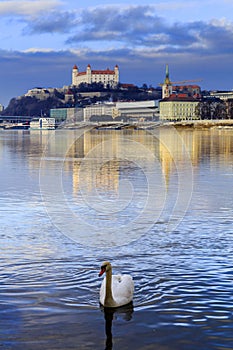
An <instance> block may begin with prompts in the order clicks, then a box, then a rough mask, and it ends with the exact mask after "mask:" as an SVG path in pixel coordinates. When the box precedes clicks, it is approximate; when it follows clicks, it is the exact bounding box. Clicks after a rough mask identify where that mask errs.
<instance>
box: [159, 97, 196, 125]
mask: <svg viewBox="0 0 233 350" xmlns="http://www.w3.org/2000/svg"><path fill="white" fill-rule="evenodd" d="M199 102H200V101H199V100H197V99H195V98H193V97H188V96H186V95H183V94H179V95H176V94H173V95H171V96H169V97H167V98H164V99H162V100H161V101H160V103H159V109H160V120H193V119H199V118H198V117H197V115H196V109H197V106H198V104H199Z"/></svg>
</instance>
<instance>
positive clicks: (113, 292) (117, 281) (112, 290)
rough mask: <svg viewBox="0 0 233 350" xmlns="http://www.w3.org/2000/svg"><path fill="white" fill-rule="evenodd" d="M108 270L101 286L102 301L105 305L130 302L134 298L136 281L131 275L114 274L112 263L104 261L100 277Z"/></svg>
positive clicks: (116, 305) (119, 304)
mask: <svg viewBox="0 0 233 350" xmlns="http://www.w3.org/2000/svg"><path fill="white" fill-rule="evenodd" d="M104 272H106V277H105V278H104V280H103V282H102V285H101V288H100V303H101V304H102V305H103V306H105V307H119V306H123V305H127V304H129V303H130V302H131V301H132V299H133V293H134V282H133V279H132V277H131V276H130V275H112V265H111V264H110V262H109V261H104V262H103V264H102V265H101V270H100V273H99V277H100V276H102V275H103V273H104Z"/></svg>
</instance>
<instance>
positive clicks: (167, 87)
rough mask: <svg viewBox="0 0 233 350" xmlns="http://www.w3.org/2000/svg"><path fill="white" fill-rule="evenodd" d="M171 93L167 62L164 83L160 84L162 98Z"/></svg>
mask: <svg viewBox="0 0 233 350" xmlns="http://www.w3.org/2000/svg"><path fill="white" fill-rule="evenodd" d="M171 94H172V83H171V81H170V78H169V68H168V64H166V76H165V80H164V83H163V85H162V98H166V97H169V96H170V95H171Z"/></svg>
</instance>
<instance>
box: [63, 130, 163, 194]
mask: <svg viewBox="0 0 233 350" xmlns="http://www.w3.org/2000/svg"><path fill="white" fill-rule="evenodd" d="M75 148H76V145H74V147H73V150H74V149H75ZM83 153H84V156H83V159H82V160H80V161H79V162H78V161H75V162H73V163H72V166H73V192H74V193H77V191H78V189H79V188H80V181H81V182H82V186H83V182H85V184H86V186H87V188H86V190H87V191H88V192H91V191H92V190H94V189H98V190H100V191H113V192H114V193H117V192H118V189H119V180H120V173H121V172H122V173H123V172H124V166H122V165H123V163H124V165H126V164H127V165H128V166H130V164H132V163H134V167H135V166H138V165H137V159H138V158H145V162H147V163H149V162H150V161H151V162H152V161H154V157H155V153H158V139H157V138H155V137H154V135H151V134H148V133H147V132H145V131H143V130H139V131H114V130H111V131H91V132H87V133H85V134H84V138H83ZM75 154H76V153H75V152H74V151H73V153H72V150H70V151H69V154H68V156H69V157H72V156H73V155H75ZM147 166H149V165H148V164H147Z"/></svg>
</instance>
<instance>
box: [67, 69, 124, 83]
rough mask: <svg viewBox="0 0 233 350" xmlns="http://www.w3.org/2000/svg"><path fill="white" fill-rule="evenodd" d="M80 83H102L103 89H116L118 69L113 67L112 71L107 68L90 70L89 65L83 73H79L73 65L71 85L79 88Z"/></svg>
mask: <svg viewBox="0 0 233 350" xmlns="http://www.w3.org/2000/svg"><path fill="white" fill-rule="evenodd" d="M81 83H87V84H92V83H103V85H104V87H107V86H110V87H112V88H114V87H116V86H117V85H118V83H119V68H118V66H117V65H115V67H114V70H110V69H109V68H107V69H105V70H92V69H91V66H90V64H88V65H87V69H86V71H85V72H79V69H78V67H77V66H76V65H74V67H73V69H72V85H73V86H79V85H80V84H81Z"/></svg>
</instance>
